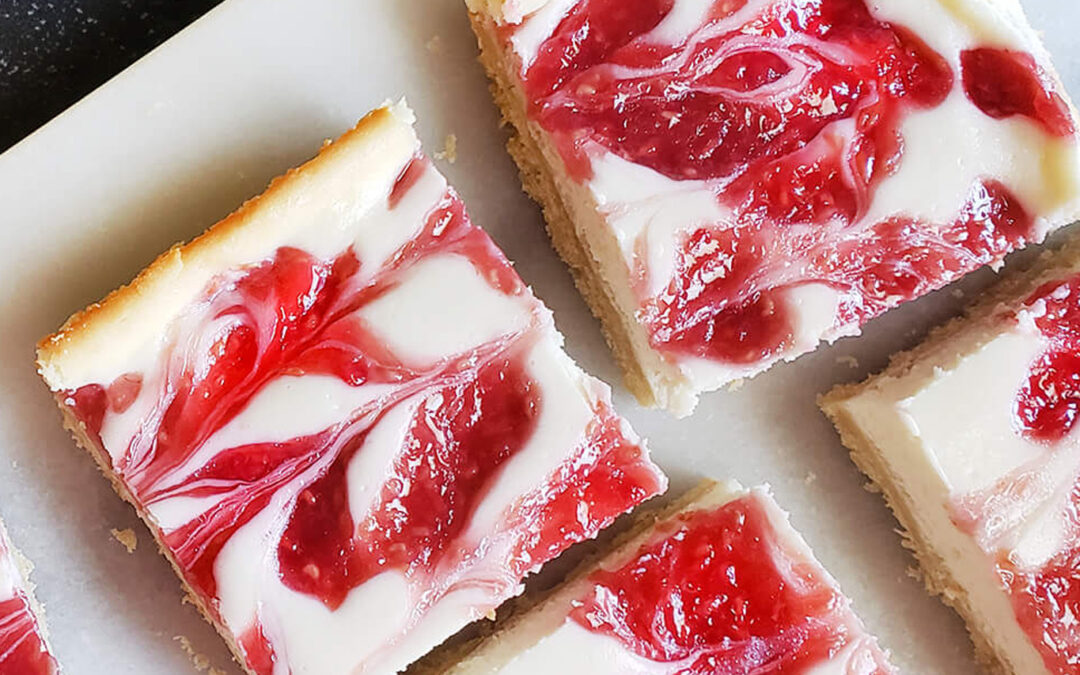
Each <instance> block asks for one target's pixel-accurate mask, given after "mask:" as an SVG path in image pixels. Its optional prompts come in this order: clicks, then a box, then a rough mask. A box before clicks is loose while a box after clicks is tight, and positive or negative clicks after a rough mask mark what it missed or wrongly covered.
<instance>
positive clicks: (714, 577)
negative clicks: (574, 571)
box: [428, 483, 893, 675]
mask: <svg viewBox="0 0 1080 675" xmlns="http://www.w3.org/2000/svg"><path fill="white" fill-rule="evenodd" d="M428 672H433V673H441V674H443V675H451V674H452V675H524V674H526V673H529V674H531V673H553V672H557V673H565V674H566V675H608V674H610V675H631V674H639V675H675V674H676V673H710V674H711V675H727V674H731V675H745V674H746V673H756V674H758V675H766V674H769V673H776V674H779V673H787V674H797V673H806V674H811V673H816V674H825V673H838V674H839V673H843V674H844V675H870V674H883V673H891V672H893V669H892V668H891V666H890V665H889V664H888V661H887V659H886V657H885V655H884V653H883V652H882V651H881V650H880V649H879V648H878V646H877V644H876V642H875V640H874V639H873V638H872V637H871V636H870V635H868V634H867V633H866V631H865V630H864V628H863V626H862V624H861V623H860V621H859V619H858V618H857V617H856V616H855V614H854V613H853V612H852V610H851V608H850V605H849V602H848V600H847V598H845V597H844V596H843V595H842V594H841V592H840V590H839V588H838V587H837V584H836V582H835V581H834V580H833V579H832V578H831V577H830V576H829V574H828V573H827V572H826V571H825V570H824V569H822V567H821V565H820V564H819V563H818V562H817V561H816V560H815V559H814V557H813V554H812V553H811V551H810V549H809V548H808V547H807V545H806V543H805V542H804V541H803V540H802V538H801V537H800V536H799V535H798V533H796V532H795V530H793V529H792V527H791V525H790V524H789V523H788V520H787V516H786V514H784V512H783V511H781V510H780V508H779V507H778V506H777V505H776V503H775V502H774V501H773V500H772V498H771V496H770V495H769V494H768V492H767V490H765V489H764V488H755V489H752V490H745V489H743V488H741V487H739V486H738V485H736V484H716V483H707V484H704V485H702V486H700V487H699V488H697V489H696V490H694V491H692V492H691V493H689V494H688V495H687V496H686V497H684V498H683V499H682V500H680V501H679V502H677V503H676V504H675V505H673V506H672V507H671V508H669V509H668V510H666V511H665V512H664V513H662V514H660V516H659V517H658V518H657V519H656V520H649V521H647V522H643V523H642V524H640V525H639V527H638V529H637V531H636V532H634V533H633V534H632V535H631V536H630V537H629V539H627V540H626V541H625V542H624V543H622V544H621V545H620V546H618V548H616V549H615V550H614V551H613V552H611V553H610V554H608V555H607V556H605V557H604V558H603V559H601V560H600V561H599V562H596V563H593V564H590V565H587V566H586V569H584V570H582V571H581V572H580V573H579V575H578V576H577V577H576V578H574V579H572V580H571V581H569V582H567V583H566V584H565V585H564V586H562V587H560V588H558V589H556V590H555V591H554V592H553V593H552V594H551V595H550V596H549V597H548V598H546V599H545V600H543V601H541V602H540V603H539V604H537V605H536V606H535V607H533V608H532V609H530V610H528V611H526V612H523V613H520V614H515V615H514V616H512V617H510V618H509V619H507V620H506V622H505V626H504V627H503V628H502V629H501V630H498V631H497V632H495V633H494V634H493V635H492V636H490V637H488V638H487V639H486V640H484V641H482V642H479V643H477V644H475V645H473V648H472V649H471V651H469V652H468V653H466V654H464V655H459V656H458V657H457V660H456V661H453V660H448V662H447V663H445V664H444V665H442V666H441V667H439V668H435V669H433V670H431V671H428Z"/></svg>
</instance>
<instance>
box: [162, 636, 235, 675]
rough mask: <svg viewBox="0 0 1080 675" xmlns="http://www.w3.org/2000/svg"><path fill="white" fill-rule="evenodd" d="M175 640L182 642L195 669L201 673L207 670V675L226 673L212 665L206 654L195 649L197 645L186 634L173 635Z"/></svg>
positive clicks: (182, 646)
mask: <svg viewBox="0 0 1080 675" xmlns="http://www.w3.org/2000/svg"><path fill="white" fill-rule="evenodd" d="M173 640H175V641H177V642H179V643H180V649H182V650H184V653H185V654H187V655H188V657H189V658H190V659H191V665H193V666H195V670H197V671H198V672H200V673H203V672H205V673H206V674H207V675H225V671H223V670H221V669H219V668H215V667H213V666H212V665H210V659H209V658H208V657H207V656H206V655H205V654H200V653H199V652H197V651H195V647H194V646H192V644H191V640H189V639H188V637H187V636H186V635H177V636H175V637H173Z"/></svg>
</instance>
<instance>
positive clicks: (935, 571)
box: [818, 238, 1080, 674]
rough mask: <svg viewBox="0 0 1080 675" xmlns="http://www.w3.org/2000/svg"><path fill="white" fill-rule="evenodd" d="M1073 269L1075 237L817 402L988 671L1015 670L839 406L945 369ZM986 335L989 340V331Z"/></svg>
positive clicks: (1077, 253) (1077, 250)
mask: <svg viewBox="0 0 1080 675" xmlns="http://www.w3.org/2000/svg"><path fill="white" fill-rule="evenodd" d="M1076 269H1080V239H1077V238H1074V239H1073V241H1071V242H1070V243H1068V244H1066V245H1064V246H1063V247H1062V248H1060V249H1059V250H1056V251H1046V252H1044V253H1043V254H1042V255H1040V256H1039V257H1037V258H1036V259H1035V260H1034V261H1032V262H1031V263H1030V264H1028V265H1026V266H1020V267H1017V268H1016V269H1011V270H1010V271H1009V272H1008V273H1007V274H1006V275H1005V276H1004V277H1003V278H1002V279H1001V280H1000V281H999V282H998V283H996V284H995V285H994V286H993V287H992V288H991V289H989V290H988V291H987V292H986V293H985V294H984V296H983V297H982V298H981V299H980V300H979V301H978V302H976V303H974V304H973V305H972V306H971V307H969V308H968V309H967V310H966V311H965V312H964V314H963V315H962V316H959V317H957V318H955V319H952V320H951V321H949V322H947V323H945V324H944V325H942V326H939V327H938V328H936V329H934V330H933V331H931V333H930V335H929V336H928V337H927V339H926V340H925V341H924V342H922V343H921V344H920V345H918V346H917V347H915V348H914V349H911V350H909V351H906V352H901V353H898V354H895V355H894V356H893V357H892V358H891V359H890V362H889V365H888V366H887V367H886V368H885V369H884V370H883V371H882V372H880V373H877V374H875V375H872V376H870V377H869V378H867V379H866V380H864V381H863V382H858V383H852V384H842V385H838V386H836V387H834V388H833V389H832V390H830V391H829V392H828V393H827V394H825V395H824V396H821V397H819V399H818V405H819V407H820V408H821V410H822V411H823V412H824V413H825V414H826V415H827V416H828V417H829V419H830V420H831V421H832V423H833V425H834V426H835V427H836V429H837V431H838V432H839V434H840V439H841V442H842V443H843V444H844V446H845V447H847V448H848V450H849V451H850V454H851V459H852V461H854V462H855V464H856V466H858V467H859V469H860V470H861V471H862V472H863V473H864V474H866V475H867V477H869V478H870V480H871V482H872V483H873V484H874V485H876V486H877V487H878V488H879V489H880V490H881V492H882V494H883V495H884V497H885V502H886V504H887V505H888V506H889V508H890V509H891V510H892V512H893V514H894V515H895V516H896V519H897V521H899V523H900V528H901V529H900V530H899V532H900V535H901V538H902V540H903V545H904V547H905V548H907V549H909V550H911V551H912V553H913V554H914V556H915V559H916V560H917V561H918V565H919V569H920V572H921V577H922V579H923V582H924V583H925V585H926V588H927V590H928V591H929V592H930V593H931V594H932V595H937V596H940V597H941V599H942V601H943V602H944V603H945V604H946V605H948V606H950V607H952V608H953V609H955V610H956V611H957V613H959V614H960V616H961V617H962V618H963V619H964V622H965V623H966V624H967V628H968V632H969V634H970V635H971V639H972V642H973V643H974V644H975V655H976V658H977V659H978V660H979V662H980V663H982V664H983V666H984V667H985V668H986V669H987V670H988V671H989V672H992V673H1003V674H1005V673H1013V672H1015V670H1014V669H1013V668H1012V667H1011V666H1010V665H1009V663H1008V661H1007V659H1006V657H1005V656H1004V655H1001V654H999V653H997V651H996V650H995V649H994V646H993V644H992V643H991V641H990V639H989V638H988V636H986V635H983V634H982V633H981V632H979V631H978V630H977V629H976V628H975V625H976V624H975V621H974V616H975V614H974V611H973V609H972V607H971V602H970V598H969V597H968V593H967V591H966V590H965V589H964V588H963V587H961V586H960V584H959V583H957V581H956V579H955V577H954V576H953V573H952V570H950V569H949V567H948V566H947V565H946V564H945V561H944V559H943V557H942V556H941V555H940V554H938V552H937V551H936V550H935V549H934V547H933V546H932V545H931V543H930V541H929V538H928V536H927V534H926V533H925V532H923V531H922V528H920V526H919V521H918V519H916V518H915V515H914V513H913V508H914V507H915V506H916V505H915V504H913V501H914V500H912V499H911V497H910V495H908V494H907V493H906V492H905V490H904V489H903V487H902V486H901V485H900V482H899V481H898V480H897V479H896V477H894V476H893V475H892V473H891V472H890V470H889V468H888V466H887V464H886V462H885V461H884V459H883V455H884V453H883V452H882V449H881V448H880V447H878V445H877V444H876V443H875V442H874V441H873V439H871V438H870V437H869V436H868V435H867V434H865V433H864V432H863V430H862V429H861V428H860V426H859V425H858V423H857V422H856V421H855V420H854V419H853V418H852V416H851V415H850V413H849V412H848V409H847V408H846V407H845V405H844V403H845V402H847V401H848V400H850V399H853V398H856V397H858V396H860V395H862V394H864V393H866V392H868V391H869V390H872V389H874V388H875V387H877V386H879V385H880V384H882V383H883V382H885V381H895V380H899V379H902V378H905V377H909V376H912V374H913V371H915V370H916V369H917V368H923V369H926V370H927V371H930V370H932V368H933V367H935V366H944V367H949V366H950V365H951V364H950V363H948V362H942V360H941V359H942V356H943V354H944V353H945V350H944V349H943V347H947V346H948V345H949V344H950V343H951V342H952V341H953V340H954V339H955V338H957V337H958V336H959V335H960V334H961V333H965V332H967V331H969V330H974V329H977V328H979V327H980V326H982V325H983V324H985V323H986V322H989V321H991V320H992V318H993V317H994V316H995V315H996V314H998V313H999V312H1000V311H1001V310H1002V308H1004V307H1015V306H1016V304H1018V303H1019V302H1021V301H1022V300H1023V299H1024V298H1025V297H1026V296H1028V295H1030V294H1031V293H1032V292H1034V291H1035V289H1037V288H1038V287H1039V286H1041V285H1042V284H1044V283H1046V282H1047V281H1050V280H1051V279H1053V278H1056V277H1057V276H1059V275H1061V273H1062V271H1064V270H1076ZM986 333H987V336H988V337H987V339H989V336H990V335H991V333H990V332H989V331H987V332H986ZM976 344H977V343H976ZM960 356H962V355H960V354H957V355H955V357H954V358H959V357H960ZM928 376H929V372H928ZM915 379H918V378H915Z"/></svg>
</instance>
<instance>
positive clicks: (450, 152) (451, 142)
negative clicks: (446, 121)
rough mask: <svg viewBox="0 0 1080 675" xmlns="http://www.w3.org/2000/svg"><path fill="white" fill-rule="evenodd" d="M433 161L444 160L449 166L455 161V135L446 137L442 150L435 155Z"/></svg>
mask: <svg viewBox="0 0 1080 675" xmlns="http://www.w3.org/2000/svg"><path fill="white" fill-rule="evenodd" d="M435 159H445V160H446V161H448V162H450V163H451V164H453V163H454V162H456V161H457V136H456V135H455V134H447V135H446V140H445V141H443V149H442V150H440V151H439V152H436V153H435Z"/></svg>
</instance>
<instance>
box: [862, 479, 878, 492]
mask: <svg viewBox="0 0 1080 675" xmlns="http://www.w3.org/2000/svg"><path fill="white" fill-rule="evenodd" d="M862 489H864V490H866V491H867V492H869V493H870V494H875V495H879V494H881V488H880V487H878V484H877V483H874V482H872V481H867V482H865V483H863V486H862Z"/></svg>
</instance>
